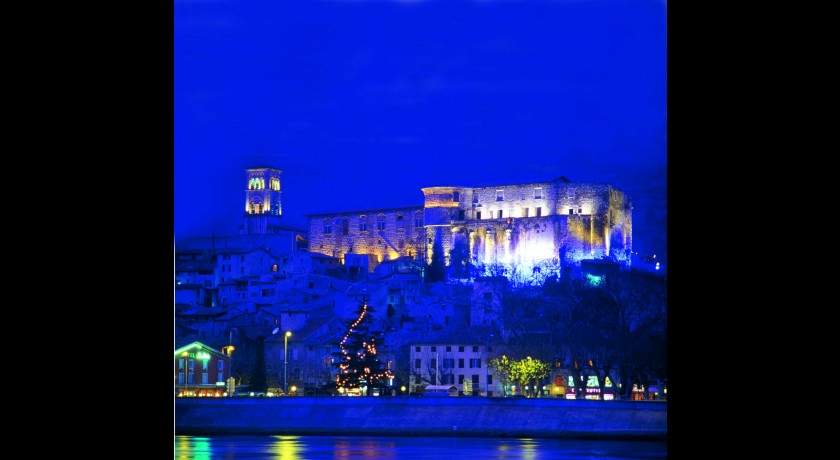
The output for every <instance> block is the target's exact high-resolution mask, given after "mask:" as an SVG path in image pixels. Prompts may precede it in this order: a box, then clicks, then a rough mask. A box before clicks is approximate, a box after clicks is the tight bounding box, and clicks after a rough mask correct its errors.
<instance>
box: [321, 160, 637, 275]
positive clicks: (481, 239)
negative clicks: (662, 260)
mask: <svg viewBox="0 0 840 460" xmlns="http://www.w3.org/2000/svg"><path fill="white" fill-rule="evenodd" d="M421 190H422V192H423V196H424V204H423V207H408V208H395V209H379V210H371V211H356V212H346V213H335V214H317V215H309V218H310V225H309V241H310V244H309V249H310V251H313V252H319V253H322V254H326V255H330V256H333V257H338V258H339V259H341V260H342V261H343V260H345V259H346V258H347V255H348V254H368V255H373V256H375V257H376V259H377V260H378V261H380V262H381V261H383V260H392V259H395V258H397V257H399V256H410V257H413V258H414V259H416V260H417V261H418V262H420V263H431V261H432V257H433V255H434V251H435V248H436V247H437V248H439V249H438V250H441V251H443V259H444V261H445V263H446V265H450V264H452V263H461V264H466V263H470V264H472V265H474V266H482V265H483V266H488V265H493V264H504V265H515V266H519V267H522V268H523V269H525V268H529V269H533V268H534V267H538V266H540V265H541V264H553V265H555V266H569V265H579V262H580V261H581V260H586V259H602V258H609V259H613V260H616V261H619V262H621V263H623V264H625V265H629V264H630V260H631V253H632V239H633V226H632V209H633V207H632V205H631V202H630V198H629V197H628V196H626V195H625V194H624V193H623V192H622V191H620V190H618V189H616V188H614V187H613V186H611V185H608V184H591V183H575V182H571V181H569V180H568V179H566V178H565V177H560V178H558V179H555V180H553V181H549V182H536V183H527V184H517V185H499V186H492V187H426V188H423V189H421ZM453 257H455V258H456V259H455V260H452V258H453ZM370 270H371V271H372V270H373V268H370Z"/></svg>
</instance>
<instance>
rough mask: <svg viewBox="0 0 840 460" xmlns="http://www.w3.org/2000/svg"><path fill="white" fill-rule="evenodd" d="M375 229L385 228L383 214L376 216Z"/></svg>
mask: <svg viewBox="0 0 840 460" xmlns="http://www.w3.org/2000/svg"><path fill="white" fill-rule="evenodd" d="M376 229H377V230H379V231H380V232H381V231H384V230H385V215H384V214H380V215H378V216H376Z"/></svg>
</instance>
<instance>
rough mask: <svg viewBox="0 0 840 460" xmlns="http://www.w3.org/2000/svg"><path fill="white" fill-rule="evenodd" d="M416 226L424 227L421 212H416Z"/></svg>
mask: <svg viewBox="0 0 840 460" xmlns="http://www.w3.org/2000/svg"><path fill="white" fill-rule="evenodd" d="M414 226H415V227H422V226H423V217H421V216H420V213H419V212H417V213H415V214H414Z"/></svg>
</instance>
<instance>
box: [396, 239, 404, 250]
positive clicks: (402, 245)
mask: <svg viewBox="0 0 840 460" xmlns="http://www.w3.org/2000/svg"><path fill="white" fill-rule="evenodd" d="M397 247H398V248H400V249H403V248H404V247H405V241H403V240H400V242H399V245H398V246H397Z"/></svg>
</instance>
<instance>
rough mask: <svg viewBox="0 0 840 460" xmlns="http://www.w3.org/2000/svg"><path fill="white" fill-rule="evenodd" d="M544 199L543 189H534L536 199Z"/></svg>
mask: <svg viewBox="0 0 840 460" xmlns="http://www.w3.org/2000/svg"><path fill="white" fill-rule="evenodd" d="M541 198H542V187H537V188H535V189H534V199H535V200H539V199H541Z"/></svg>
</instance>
